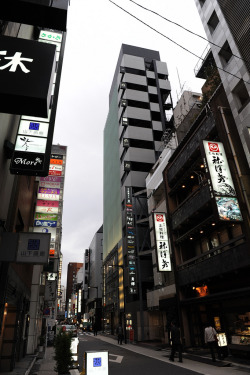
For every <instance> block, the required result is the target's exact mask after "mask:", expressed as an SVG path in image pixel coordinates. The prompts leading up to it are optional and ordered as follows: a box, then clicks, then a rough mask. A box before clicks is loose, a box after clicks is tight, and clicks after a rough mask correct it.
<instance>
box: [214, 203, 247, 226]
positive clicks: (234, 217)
mask: <svg viewBox="0 0 250 375" xmlns="http://www.w3.org/2000/svg"><path fill="white" fill-rule="evenodd" d="M215 202H216V204H217V208H218V213H219V218H220V219H221V220H225V221H242V220H243V218H242V215H241V211H240V206H239V202H238V199H237V198H233V197H215Z"/></svg>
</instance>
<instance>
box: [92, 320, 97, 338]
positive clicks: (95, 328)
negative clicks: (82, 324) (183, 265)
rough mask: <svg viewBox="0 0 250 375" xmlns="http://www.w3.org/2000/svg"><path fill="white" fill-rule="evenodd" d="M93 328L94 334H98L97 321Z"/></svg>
mask: <svg viewBox="0 0 250 375" xmlns="http://www.w3.org/2000/svg"><path fill="white" fill-rule="evenodd" d="M93 329H94V336H97V324H96V323H95V324H94V327H93Z"/></svg>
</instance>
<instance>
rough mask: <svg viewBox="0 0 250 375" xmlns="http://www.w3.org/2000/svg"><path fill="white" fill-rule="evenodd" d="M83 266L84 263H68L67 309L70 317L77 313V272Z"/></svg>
mask: <svg viewBox="0 0 250 375" xmlns="http://www.w3.org/2000/svg"><path fill="white" fill-rule="evenodd" d="M82 267H83V263H73V262H71V263H68V270H67V286H66V309H67V310H66V311H67V314H68V318H71V317H72V316H73V317H75V316H76V315H77V311H76V302H75V301H76V300H77V297H76V284H77V273H78V271H79V270H80V269H81V268H82Z"/></svg>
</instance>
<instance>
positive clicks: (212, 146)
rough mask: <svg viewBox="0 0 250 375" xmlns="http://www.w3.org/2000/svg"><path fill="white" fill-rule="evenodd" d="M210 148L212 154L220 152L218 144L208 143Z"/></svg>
mask: <svg viewBox="0 0 250 375" xmlns="http://www.w3.org/2000/svg"><path fill="white" fill-rule="evenodd" d="M208 148H209V151H211V152H220V150H219V145H218V143H212V142H208Z"/></svg>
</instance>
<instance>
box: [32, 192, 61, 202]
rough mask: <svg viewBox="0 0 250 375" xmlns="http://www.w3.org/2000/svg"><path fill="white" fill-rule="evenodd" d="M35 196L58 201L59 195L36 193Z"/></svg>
mask: <svg viewBox="0 0 250 375" xmlns="http://www.w3.org/2000/svg"><path fill="white" fill-rule="evenodd" d="M37 198H38V199H48V200H52V201H59V199H60V195H56V194H44V193H38V194H37Z"/></svg>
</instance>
